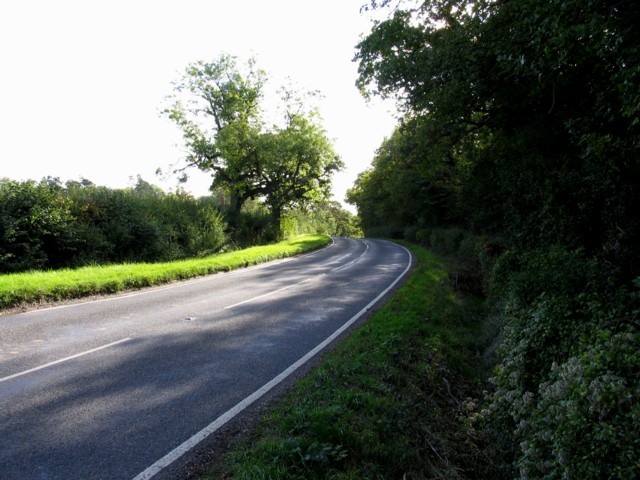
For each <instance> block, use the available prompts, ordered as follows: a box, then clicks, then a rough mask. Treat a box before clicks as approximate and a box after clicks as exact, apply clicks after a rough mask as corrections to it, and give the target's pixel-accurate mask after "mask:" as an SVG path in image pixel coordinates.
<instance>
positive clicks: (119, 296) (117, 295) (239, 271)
mask: <svg viewBox="0 0 640 480" xmlns="http://www.w3.org/2000/svg"><path fill="white" fill-rule="evenodd" d="M334 245H335V241H334V240H333V238H332V239H331V243H330V244H329V245H327V246H325V247H322V248H319V249H317V250H312V251H311V252H307V253H303V254H300V255H294V256H291V257H285V258H279V259H275V260H269V261H268V262H263V263H258V264H255V265H250V266H248V267H242V268H237V269H235V270H230V271H228V272H224V271H220V272H215V273H211V274H207V275H205V276H204V277H202V278H195V279H189V280H182V281H180V283H177V284H169V285H158V286H155V287H147V288H146V289H144V290H142V291H135V292H131V293H115V294H114V296H109V297H107V298H100V299H97V300H96V299H94V300H87V301H84V302H83V301H79V302H78V303H70V304H66V305H55V306H53V307H46V308H41V309H35V310H28V311H26V312H22V313H21V314H20V315H29V314H34V313H40V312H43V311H47V310H58V309H62V308H73V307H78V306H81V305H87V304H89V303H102V302H110V301H112V300H121V299H124V298H131V297H138V296H141V295H148V294H150V293H155V292H158V291H162V290H169V289H171V288H179V287H181V286H183V285H191V284H197V283H201V282H208V281H211V280H212V279H213V277H214V276H216V275H218V276H231V275H240V274H242V273H246V272H251V271H253V270H260V269H263V268H267V267H270V266H273V265H279V264H281V263H285V262H291V261H294V260H298V259H300V258H305V257H310V256H311V255H315V254H317V253H320V252H322V251H323V250H325V249H327V248H329V247H333V246H334Z"/></svg>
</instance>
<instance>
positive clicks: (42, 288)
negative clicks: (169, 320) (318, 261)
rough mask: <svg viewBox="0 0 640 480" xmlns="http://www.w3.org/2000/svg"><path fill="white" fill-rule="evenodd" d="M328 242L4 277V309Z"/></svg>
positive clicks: (312, 238) (297, 240) (0, 280)
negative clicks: (178, 259) (172, 260)
mask: <svg viewBox="0 0 640 480" xmlns="http://www.w3.org/2000/svg"><path fill="white" fill-rule="evenodd" d="M330 241H331V239H330V238H329V237H328V236H326V235H300V236H297V237H293V238H291V239H289V240H286V241H283V242H280V243H277V244H273V245H266V246H260V247H251V248H247V249H244V250H237V251H232V252H227V253H222V254H219V255H213V256H209V257H204V258H197V259H189V260H180V261H175V262H164V263H131V264H124V265H108V266H91V267H83V268H77V269H64V270H52V271H33V272H26V273H13V274H6V275H0V308H7V307H12V306H16V305H20V304H25V303H33V302H41V301H53V300H62V299H70V298H79V297H83V296H88V295H95V294H104V293H115V292H120V291H123V290H127V289H132V288H141V287H148V286H152V285H159V284H162V283H167V282H171V281H173V280H181V279H187V278H192V277H197V276H200V275H207V274H211V273H216V272H221V271H229V270H233V269H236V268H240V267H246V266H249V265H255V264H258V263H262V262H267V261H270V260H275V259H279V258H285V257H289V256H293V255H297V254H300V253H303V252H307V251H310V250H314V249H316V248H320V247H323V246H325V245H327V244H328V243H330Z"/></svg>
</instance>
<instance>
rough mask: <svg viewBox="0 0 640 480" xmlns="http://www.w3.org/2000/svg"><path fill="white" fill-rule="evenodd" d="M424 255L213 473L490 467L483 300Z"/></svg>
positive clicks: (468, 474)
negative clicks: (460, 288) (483, 408)
mask: <svg viewBox="0 0 640 480" xmlns="http://www.w3.org/2000/svg"><path fill="white" fill-rule="evenodd" d="M412 249H413V251H414V253H415V254H416V255H417V257H418V266H417V268H416V269H415V270H414V272H413V274H412V275H411V277H410V279H409V280H408V281H407V282H406V283H405V285H404V286H402V287H401V288H400V289H399V290H398V291H397V292H396V293H395V294H394V296H393V298H392V299H391V300H390V301H389V302H388V303H387V304H385V306H384V307H383V308H382V309H381V310H379V311H378V312H377V313H376V314H375V315H374V316H373V317H372V318H371V319H370V320H369V321H368V322H367V323H366V324H364V325H363V326H362V327H360V328H359V329H358V330H357V331H356V332H355V333H354V334H353V335H351V336H350V337H349V338H348V339H346V340H345V341H344V342H342V343H341V344H340V345H339V346H338V347H337V348H336V349H335V350H333V351H332V352H330V353H329V354H327V356H326V358H325V359H324V360H323V362H322V364H321V365H320V366H319V367H318V368H316V369H314V370H313V371H312V372H311V373H310V374H309V375H308V376H307V377H305V378H304V379H303V380H301V381H300V382H299V383H297V384H296V386H295V387H294V388H293V389H292V390H291V391H290V392H289V393H287V395H286V396H285V398H284V399H282V401H280V402H279V403H278V406H277V407H276V408H275V410H274V411H272V413H270V414H269V415H267V416H266V417H265V418H264V419H262V421H261V423H260V426H259V427H258V429H257V431H256V432H254V435H252V438H251V440H247V441H246V442H245V443H243V444H241V445H238V446H236V448H235V449H234V450H233V451H232V452H230V453H229V454H228V455H227V456H226V457H225V458H224V459H223V460H222V461H221V462H220V463H219V464H218V465H217V466H216V467H215V470H213V471H211V472H210V473H209V474H208V475H206V476H205V477H204V478H207V479H213V478H216V479H217V478H246V479H256V478H265V479H267V478H273V479H275V478H283V479H284V478H286V479H291V478H300V479H303V478H304V479H308V478H323V479H324V478H334V479H355V478H358V479H360V478H407V479H412V478H415V479H417V478H448V479H459V478H491V477H492V472H491V470H492V466H491V459H490V456H489V455H488V454H487V448H488V445H489V444H490V442H489V441H488V439H487V435H486V434H485V433H484V431H483V427H482V416H481V415H480V413H479V412H478V408H477V407H476V403H477V402H475V401H474V400H473V398H476V397H477V396H478V395H479V392H480V391H481V387H482V378H483V375H484V372H483V371H482V367H481V364H482V362H481V361H480V358H479V356H480V354H479V353H478V352H479V351H481V349H482V346H481V345H480V341H479V338H481V336H482V335H481V331H482V325H481V320H480V319H481V318H482V316H481V315H480V311H481V309H482V304H481V303H480V302H478V301H477V300H474V299H472V298H462V297H461V296H459V295H457V294H456V292H454V291H453V290H452V288H451V286H450V282H449V272H448V266H447V265H446V264H445V263H444V262H443V261H442V260H441V259H439V258H437V257H435V256H434V255H432V254H431V253H429V252H427V251H426V250H423V249H420V248H416V247H412Z"/></svg>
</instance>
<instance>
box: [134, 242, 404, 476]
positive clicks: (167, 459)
mask: <svg viewBox="0 0 640 480" xmlns="http://www.w3.org/2000/svg"><path fill="white" fill-rule="evenodd" d="M398 246H399V247H400V248H402V249H404V250H405V251H406V252H407V253H408V254H409V264H408V265H407V267H406V268H405V269H404V271H403V272H402V273H401V274H400V275H399V276H398V277H397V278H396V279H395V280H394V281H393V282H392V283H391V284H390V285H389V286H388V287H387V288H386V289H385V290H384V291H383V292H382V293H380V295H378V296H377V297H376V298H374V299H373V300H372V301H371V302H369V303H368V304H367V306H366V307H364V308H363V309H362V310H360V311H359V312H358V313H356V314H355V315H354V316H353V317H351V319H350V320H349V321H348V322H347V323H345V324H344V325H342V327H340V328H339V329H338V330H336V331H335V332H333V334H332V335H331V336H330V337H328V338H327V339H326V340H325V341H324V342H322V343H321V344H319V345H318V346H317V347H315V348H314V349H313V350H311V351H310V352H309V353H307V354H306V355H305V356H304V357H302V358H301V359H300V360H298V361H297V362H295V363H294V364H292V365H291V366H290V367H289V368H287V369H286V370H285V371H283V372H282V373H281V374H280V375H278V376H277V377H275V378H273V379H272V380H271V381H270V382H268V383H266V384H265V385H263V386H262V387H261V388H260V389H258V390H256V391H255V392H253V393H252V394H251V395H249V396H248V397H246V398H245V399H244V400H242V401H241V402H240V403H238V404H236V405H235V406H234V407H232V408H231V409H229V410H227V411H226V412H225V413H223V414H222V415H220V416H219V417H218V418H217V419H215V420H214V421H213V422H211V423H210V424H209V425H207V426H206V427H205V428H203V429H202V430H200V431H199V432H198V433H196V434H195V435H194V436H193V437H191V438H190V439H188V440H187V441H185V442H184V443H183V444H182V445H180V446H178V447H176V448H175V449H174V450H172V451H171V452H169V453H168V454H166V455H165V456H164V457H162V458H161V459H160V460H158V461H157V462H156V463H154V464H153V465H151V466H150V467H149V468H147V469H146V470H145V471H144V472H142V473H140V474H138V475H136V476H135V477H134V478H133V480H148V479H150V478H152V477H154V476H155V475H157V474H158V473H159V472H160V471H161V470H162V469H164V468H166V467H168V466H169V465H171V464H172V463H173V462H175V461H176V460H177V459H178V458H180V457H181V456H182V455H184V454H185V453H187V452H188V451H189V450H191V449H192V448H193V447H195V446H196V445H197V444H198V443H200V442H201V441H203V440H204V439H206V438H207V437H208V436H209V435H211V434H212V433H214V432H215V431H216V430H218V429H219V428H220V427H222V426H223V425H224V424H225V423H227V422H228V421H229V420H231V419H232V418H234V417H235V416H236V415H238V414H239V413H240V412H242V411H243V410H244V409H245V408H247V407H248V406H249V405H251V404H252V403H254V402H255V401H256V400H258V399H260V398H261V397H262V396H263V395H265V394H266V393H267V392H269V391H270V390H271V389H272V388H273V387H275V386H276V385H278V384H279V383H280V382H282V381H283V380H284V379H285V378H287V377H288V376H289V375H291V374H292V373H293V372H295V371H296V370H297V369H298V368H300V367H301V366H302V365H304V364H305V363H307V362H308V361H309V360H310V359H311V358H313V357H314V356H315V355H317V354H318V353H319V352H320V351H322V350H323V349H324V348H325V347H326V346H327V345H329V344H330V343H331V342H333V341H334V340H335V339H336V338H338V336H340V334H342V333H343V332H344V331H345V330H346V329H348V328H349V327H350V326H351V325H353V324H354V323H355V322H356V321H357V320H358V319H359V318H360V317H361V316H362V315H364V314H365V313H366V312H367V311H368V310H369V309H370V308H371V307H373V306H374V305H375V304H376V303H377V302H378V301H379V300H380V299H381V298H382V297H384V296H385V295H386V294H387V293H388V292H389V290H391V289H392V288H393V287H394V286H395V285H396V284H397V283H398V282H399V281H400V279H401V278H402V277H404V276H405V274H406V273H407V272H408V271H409V269H410V268H411V252H410V251H409V250H407V249H406V248H405V247H403V246H402V245H398Z"/></svg>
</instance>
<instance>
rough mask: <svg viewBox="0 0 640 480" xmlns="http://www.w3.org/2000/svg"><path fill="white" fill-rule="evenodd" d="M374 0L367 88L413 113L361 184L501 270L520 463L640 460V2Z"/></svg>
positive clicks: (627, 465)
mask: <svg viewBox="0 0 640 480" xmlns="http://www.w3.org/2000/svg"><path fill="white" fill-rule="evenodd" d="M369 8H389V12H390V13H389V16H388V18H387V19H386V20H384V21H380V22H378V23H376V24H375V25H374V27H373V29H372V31H371V33H370V34H369V35H368V36H366V37H365V38H363V39H362V41H361V42H360V43H359V45H358V47H357V54H356V58H355V59H356V61H357V62H358V65H359V79H358V82H357V86H358V87H359V88H360V89H361V90H362V91H363V93H364V94H365V95H381V96H384V97H394V98H396V99H397V100H398V103H399V105H400V108H401V113H402V115H403V117H402V122H401V124H400V125H399V126H398V127H397V129H396V131H395V132H394V133H393V135H392V136H391V137H390V138H388V139H387V140H386V141H385V142H384V143H383V145H382V146H381V147H380V149H379V150H378V152H377V154H376V157H375V159H374V161H373V164H372V166H371V168H370V169H369V170H367V171H365V172H363V173H362V174H360V176H359V177H358V180H357V181H356V184H355V185H354V187H353V188H352V189H351V190H350V191H349V192H348V196H347V199H348V201H350V202H352V203H354V204H355V205H356V206H357V208H358V213H359V215H360V216H361V219H362V224H363V227H364V229H365V233H374V234H391V235H396V236H402V235H403V234H405V235H406V234H408V233H410V234H411V235H407V236H410V237H412V238H411V239H412V240H420V241H422V240H424V241H425V243H427V244H428V245H429V246H430V247H432V248H435V247H441V248H442V250H444V251H445V252H446V253H453V252H456V253H457V254H458V258H457V260H458V261H459V262H461V263H462V264H464V265H465V268H468V270H466V271H465V270H462V275H461V276H465V275H466V276H467V277H468V276H472V275H476V276H477V278H479V279H480V280H481V282H478V283H481V285H480V287H478V290H480V289H481V291H483V292H484V293H486V294H487V295H488V297H489V300H490V306H491V312H490V316H491V324H492V325H496V330H497V331H499V334H498V335H497V337H498V338H497V340H496V341H499V342H500V349H499V350H498V354H497V357H496V365H495V370H494V372H495V378H494V384H493V385H494V387H493V388H492V392H491V396H490V397H488V398H489V402H488V406H487V411H488V412H490V414H488V415H487V416H486V420H487V421H489V422H491V423H490V428H491V429H495V431H496V432H499V433H498V436H497V437H496V441H497V442H499V445H500V447H499V450H501V451H502V452H503V454H504V457H505V458H504V459H502V460H503V461H504V464H503V466H504V468H505V472H508V473H505V474H504V476H503V477H500V478H604V477H606V478H636V477H638V475H640V466H639V465H640V464H639V463H638V449H637V440H636V439H637V437H638V432H639V431H640V415H639V414H638V412H639V410H638V398H639V396H638V393H639V392H640V356H639V355H638V349H639V348H640V333H639V332H638V324H639V323H638V314H639V312H640V290H639V288H640V217H638V214H637V212H638V210H639V207H640V189H639V188H638V185H640V30H639V29H638V28H637V25H638V22H640V3H639V2H637V1H635V0H615V1H606V0H545V1H542V0H426V1H421V0H411V1H410V0H406V1H404V0H393V1H392V0H382V1H375V0H373V1H372V2H371V4H370V7H369ZM452 246H453V247H452ZM469 272H471V273H469ZM460 283H462V282H460ZM478 290H476V291H478ZM461 471H462V470H461Z"/></svg>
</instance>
